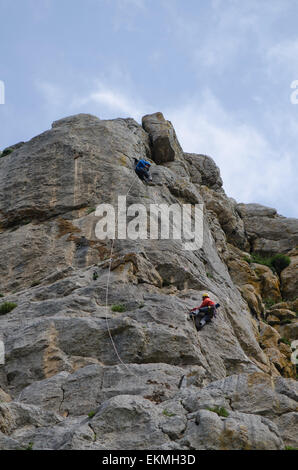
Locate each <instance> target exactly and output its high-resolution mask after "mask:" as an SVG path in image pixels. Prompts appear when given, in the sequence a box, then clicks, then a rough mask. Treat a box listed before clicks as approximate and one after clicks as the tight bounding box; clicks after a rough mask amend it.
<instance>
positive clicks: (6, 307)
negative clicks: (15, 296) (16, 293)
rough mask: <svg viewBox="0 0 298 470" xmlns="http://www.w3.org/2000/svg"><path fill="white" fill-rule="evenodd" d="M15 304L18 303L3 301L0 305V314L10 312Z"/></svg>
mask: <svg viewBox="0 0 298 470" xmlns="http://www.w3.org/2000/svg"><path fill="white" fill-rule="evenodd" d="M17 306H18V304H16V303H14V302H4V303H3V304H1V305H0V315H5V314H6V313H9V312H11V311H12V310H13V309H14V308H16V307H17Z"/></svg>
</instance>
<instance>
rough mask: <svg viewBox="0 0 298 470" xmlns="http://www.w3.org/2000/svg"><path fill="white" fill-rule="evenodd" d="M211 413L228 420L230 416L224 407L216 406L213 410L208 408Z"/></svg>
mask: <svg viewBox="0 0 298 470" xmlns="http://www.w3.org/2000/svg"><path fill="white" fill-rule="evenodd" d="M207 409H208V410H209V411H213V413H216V414H217V415H218V416H222V417H223V418H227V417H228V416H229V412H228V411H227V410H226V409H225V408H224V407H223V406H214V407H213V408H207Z"/></svg>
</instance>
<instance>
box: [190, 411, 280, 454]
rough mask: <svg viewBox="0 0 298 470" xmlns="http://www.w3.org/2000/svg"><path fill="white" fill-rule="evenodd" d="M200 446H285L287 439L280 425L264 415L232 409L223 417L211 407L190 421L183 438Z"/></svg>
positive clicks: (219, 447)
mask: <svg viewBox="0 0 298 470" xmlns="http://www.w3.org/2000/svg"><path fill="white" fill-rule="evenodd" d="M182 442H183V443H186V444H187V445H188V446H189V447H190V448H191V449H198V450H227V449H229V450H236V449H237V450H281V449H283V448H284V444H283V441H282V439H281V436H280V434H279V432H278V428H277V426H276V425H275V424H274V423H272V422H271V421H270V420H268V419H265V418H263V417H261V416H255V415H247V414H245V413H239V412H231V413H230V414H229V416H228V417H227V418H221V417H220V416H218V415H217V414H216V413H214V412H212V411H208V410H201V411H199V412H198V414H197V417H196V420H195V421H190V422H189V424H188V427H187V430H186V432H185V436H184V438H183V440H182Z"/></svg>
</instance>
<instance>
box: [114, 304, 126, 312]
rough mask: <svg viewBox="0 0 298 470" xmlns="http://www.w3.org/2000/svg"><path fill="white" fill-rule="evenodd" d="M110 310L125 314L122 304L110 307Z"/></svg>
mask: <svg viewBox="0 0 298 470" xmlns="http://www.w3.org/2000/svg"><path fill="white" fill-rule="evenodd" d="M111 309H112V312H125V311H126V307H125V305H123V304H115V305H112V307H111Z"/></svg>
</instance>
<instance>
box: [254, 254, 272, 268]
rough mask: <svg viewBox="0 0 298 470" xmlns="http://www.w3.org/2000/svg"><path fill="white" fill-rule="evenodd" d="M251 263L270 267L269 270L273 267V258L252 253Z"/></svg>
mask: <svg viewBox="0 0 298 470" xmlns="http://www.w3.org/2000/svg"><path fill="white" fill-rule="evenodd" d="M251 261H252V262H253V263H257V264H263V265H264V266H268V267H269V268H271V267H272V266H271V258H270V257H264V256H261V255H259V254H258V253H252V254H251Z"/></svg>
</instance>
